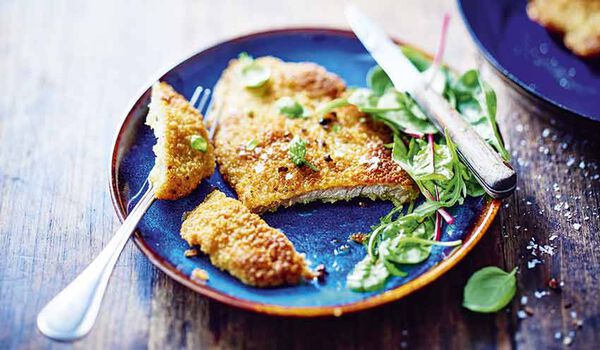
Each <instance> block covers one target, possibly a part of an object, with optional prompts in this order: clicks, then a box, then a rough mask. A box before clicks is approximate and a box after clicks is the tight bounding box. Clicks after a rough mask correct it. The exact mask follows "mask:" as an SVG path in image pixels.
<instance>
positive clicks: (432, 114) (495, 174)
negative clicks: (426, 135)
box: [410, 84, 517, 198]
mask: <svg viewBox="0 0 600 350" xmlns="http://www.w3.org/2000/svg"><path fill="white" fill-rule="evenodd" d="M410 95H411V96H412V97H413V98H414V99H415V101H417V103H418V104H419V106H420V107H421V108H422V109H423V110H424V111H425V113H426V114H427V116H429V118H430V119H431V121H432V122H433V123H434V124H435V125H436V127H437V128H438V130H440V131H442V132H444V131H445V132H447V133H448V134H449V136H450V138H451V139H452V141H453V142H454V143H455V144H456V147H457V150H458V153H459V156H460V157H461V159H462V160H463V161H464V163H465V164H466V165H467V167H469V169H470V170H471V172H472V173H473V174H475V176H476V177H477V179H478V180H479V183H480V184H481V185H482V186H483V188H484V190H485V191H486V192H487V193H488V194H489V195H490V196H492V197H493V198H504V197H506V196H508V195H510V194H511V193H512V192H513V191H514V189H515V187H516V185H517V174H516V173H515V171H514V169H513V168H512V167H511V166H510V164H508V163H507V162H505V161H504V160H503V159H502V157H500V155H499V154H498V153H497V152H496V151H494V150H493V149H492V147H491V146H490V145H489V144H488V143H487V142H486V141H485V140H484V139H483V138H482V137H481V136H480V135H479V134H477V132H476V131H475V129H474V128H472V127H471V125H469V124H468V123H467V121H465V120H464V119H463V118H462V117H461V116H460V114H459V113H458V111H456V109H454V108H453V107H452V106H450V104H449V103H448V102H447V101H446V100H445V99H444V98H443V97H442V96H440V95H439V94H437V93H436V92H434V91H433V90H432V89H431V88H429V87H428V86H427V85H426V84H416V86H415V87H414V88H413V89H412V91H411V93H410Z"/></svg>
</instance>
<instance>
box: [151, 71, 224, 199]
mask: <svg viewBox="0 0 600 350" xmlns="http://www.w3.org/2000/svg"><path fill="white" fill-rule="evenodd" d="M146 124H148V125H149V126H150V127H151V128H152V130H153V131H154V135H155V136H156V138H157V139H158V140H157V143H156V145H154V147H153V150H154V154H155V155H156V160H155V163H154V167H153V168H152V171H151V172H150V177H149V178H150V181H151V182H152V184H153V185H154V193H155V196H156V198H158V199H178V198H181V197H184V196H186V195H188V194H190V193H191V192H192V191H193V190H194V189H195V188H196V187H197V186H198V184H199V183H200V182H201V181H202V180H203V179H204V178H206V177H208V176H210V175H212V173H213V172H214V169H215V155H214V147H213V146H212V145H211V143H210V142H209V141H208V140H209V138H208V132H207V131H206V128H205V127H204V124H203V122H202V116H201V115H200V113H199V112H198V111H197V110H196V109H195V108H194V107H192V106H191V105H190V104H189V102H188V101H187V100H186V99H185V97H183V96H181V95H180V94H178V93H177V92H176V91H175V90H174V89H173V88H172V87H171V86H170V85H169V84H167V83H164V82H157V83H155V84H154V85H153V86H152V96H151V102H150V106H149V111H148V116H147V117H146ZM194 135H197V136H200V137H203V138H204V139H205V140H207V143H208V147H207V149H206V152H202V151H199V150H196V149H193V148H192V146H191V138H192V136H194Z"/></svg>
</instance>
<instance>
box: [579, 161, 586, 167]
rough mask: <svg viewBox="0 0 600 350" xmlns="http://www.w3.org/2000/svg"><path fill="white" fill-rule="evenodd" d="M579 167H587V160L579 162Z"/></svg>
mask: <svg viewBox="0 0 600 350" xmlns="http://www.w3.org/2000/svg"><path fill="white" fill-rule="evenodd" d="M579 169H585V162H584V161H583V160H582V161H581V162H579Z"/></svg>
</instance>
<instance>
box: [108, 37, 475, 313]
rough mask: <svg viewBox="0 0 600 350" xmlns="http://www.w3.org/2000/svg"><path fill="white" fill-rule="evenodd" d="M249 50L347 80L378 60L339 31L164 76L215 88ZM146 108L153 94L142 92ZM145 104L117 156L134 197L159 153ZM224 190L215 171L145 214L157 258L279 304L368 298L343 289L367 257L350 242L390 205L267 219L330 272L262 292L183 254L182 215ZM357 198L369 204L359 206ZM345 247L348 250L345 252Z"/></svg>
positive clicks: (467, 222)
mask: <svg viewBox="0 0 600 350" xmlns="http://www.w3.org/2000/svg"><path fill="white" fill-rule="evenodd" d="M240 51H247V52H249V53H250V54H251V55H254V56H262V55H273V56H277V57H280V58H282V59H284V60H287V61H313V62H317V63H319V64H321V65H323V66H325V67H326V68H327V69H328V70H330V71H332V72H335V73H337V74H338V75H340V76H341V77H342V78H344V79H345V80H346V82H347V83H348V84H349V85H364V84H365V75H366V73H367V70H368V69H369V68H370V67H371V66H372V65H373V64H374V62H373V60H372V58H371V57H370V56H369V55H368V54H367V53H366V52H365V50H364V48H363V47H362V46H361V45H360V43H359V42H358V41H357V40H356V39H355V38H353V37H351V36H347V35H340V34H338V33H335V32H321V33H315V32H304V33H289V32H288V33H274V34H273V33H271V34H264V35H260V36H255V37H252V38H246V39H242V40H238V41H236V42H233V43H232V42H228V43H225V44H221V45H219V46H217V47H215V48H212V49H209V50H208V51H205V52H204V53H201V54H198V55H196V56H193V57H191V58H190V59H188V60H186V61H185V62H184V63H182V64H180V65H178V66H177V67H175V68H174V69H172V70H171V71H170V72H169V73H167V74H165V75H164V77H163V79H164V80H166V81H168V82H169V83H170V84H172V85H173V87H174V88H175V89H176V90H178V91H180V92H181V93H183V94H184V95H185V96H186V97H187V98H190V97H191V95H192V93H193V91H194V89H195V87H196V86H197V85H202V86H205V87H212V86H213V85H214V84H215V83H216V81H217V79H218V78H219V75H220V73H221V71H222V70H223V69H224V68H225V66H226V64H227V62H228V61H229V60H230V59H231V58H234V57H236V56H237V55H238V53H239V52H240ZM142 99H143V103H142V104H138V106H146V105H147V102H148V94H147V93H146V94H145V95H144V97H143V98H142ZM146 111H147V109H146V108H145V107H138V109H137V110H134V111H133V113H132V115H133V117H134V122H132V123H130V124H129V126H128V129H129V130H130V133H127V132H126V133H125V135H127V136H126V137H125V138H126V140H123V141H122V142H121V144H123V145H126V144H128V143H129V144H128V145H127V146H124V147H125V151H124V153H123V155H122V157H121V158H120V162H119V168H118V169H119V172H118V179H117V183H118V184H119V191H120V194H121V197H122V198H124V199H126V200H129V199H130V198H131V197H132V196H133V195H134V194H135V193H136V192H137V191H138V190H139V189H140V188H141V186H142V185H143V183H144V181H145V179H146V177H147V175H148V172H149V171H150V169H151V168H152V165H153V162H154V156H153V154H152V145H153V144H154V143H155V139H154V137H153V135H152V132H151V131H150V129H149V128H148V127H147V126H145V125H143V119H144V118H145V114H146ZM215 187H217V188H219V189H221V190H222V191H224V192H225V193H227V194H228V195H229V196H234V193H233V192H232V190H231V188H230V187H229V186H227V185H226V184H225V183H224V181H223V179H222V177H221V176H220V174H219V173H218V172H216V173H215V174H214V175H213V176H212V177H211V178H210V179H209V180H208V181H204V182H203V183H202V184H201V185H200V186H199V188H198V189H197V190H196V191H194V192H193V193H192V194H191V195H190V196H188V197H186V198H183V199H181V200H177V201H157V202H155V203H154V204H153V205H152V207H151V208H150V209H149V210H148V212H147V214H146V215H145V216H144V218H143V219H142V221H141V223H140V225H139V230H140V232H141V236H142V238H143V239H144V240H145V241H146V243H147V244H148V246H150V247H151V249H153V250H154V251H155V252H156V253H157V254H158V255H159V256H161V257H162V258H164V259H165V260H166V261H167V262H168V263H170V264H172V265H173V266H176V267H177V268H178V269H180V270H181V271H182V272H183V273H185V274H188V275H189V274H190V273H191V271H192V270H193V269H194V268H196V267H200V268H202V269H204V270H206V271H208V273H209V275H210V281H209V282H208V284H207V285H208V286H209V287H211V288H214V289H215V290H217V291H219V292H221V293H224V294H228V295H231V296H234V297H237V298H240V299H244V300H248V301H251V302H259V303H268V304H274V305H281V306H332V305H340V304H347V303H352V302H356V301H359V300H363V299H365V298H367V297H369V296H371V295H374V294H379V293H381V291H378V292H374V293H355V292H352V291H350V290H348V289H347V288H346V287H345V280H346V275H347V273H348V272H349V271H350V270H351V269H352V267H353V266H354V264H355V263H356V262H358V261H360V260H361V259H362V258H363V257H364V254H365V251H364V248H363V247H362V246H360V245H358V244H356V243H354V242H351V241H349V240H348V236H349V235H350V234H352V233H355V232H368V231H369V227H370V226H371V225H374V224H376V223H377V222H378V221H379V218H380V217H381V216H383V215H385V214H387V213H388V212H389V210H390V209H391V208H392V205H391V203H389V202H384V201H370V200H367V199H356V200H352V201H349V202H338V203H335V204H323V203H313V204H308V205H297V206H294V207H291V208H287V209H281V210H278V211H277V212H273V213H266V214H264V215H262V217H263V218H264V219H265V220H266V221H267V222H268V223H269V224H270V225H272V226H273V227H276V228H279V229H281V230H282V231H283V232H284V233H285V234H286V235H287V236H288V237H289V239H290V240H291V241H292V242H293V243H294V245H295V246H296V248H297V250H298V251H300V252H304V253H306V256H307V258H308V260H309V261H310V263H311V266H312V267H315V266H316V265H318V264H324V265H325V266H326V269H327V271H328V272H329V274H328V275H327V278H326V281H325V282H324V283H318V282H311V283H305V284H302V285H299V286H294V287H282V288H273V289H258V288H253V287H248V286H245V285H244V284H242V283H240V282H239V281H238V280H236V279H235V278H233V277H231V276H229V275H228V274H227V273H225V272H221V271H219V270H217V269H215V268H214V267H213V266H212V265H211V264H210V262H209V260H208V258H207V257H206V256H200V257H195V258H185V257H184V256H183V252H184V251H185V250H186V249H188V246H187V243H185V242H184V241H183V240H182V239H181V238H180V237H179V229H180V227H181V221H182V216H183V214H184V212H186V211H189V210H192V209H193V208H194V207H195V206H196V205H198V204H200V203H201V202H202V200H203V199H204V197H205V196H206V195H207V194H208V193H209V192H210V191H211V190H212V189H213V188H215ZM359 202H363V204H364V205H362V206H359ZM483 204H484V200H483V199H481V198H477V199H473V198H471V199H469V200H467V202H466V203H465V205H463V206H462V207H460V208H457V209H455V210H453V214H454V215H455V216H456V218H457V223H456V224H455V225H454V227H453V228H452V230H451V231H452V236H451V237H450V236H449V230H447V229H446V230H444V235H443V240H454V239H461V238H464V236H465V235H466V234H467V232H469V228H470V227H471V226H472V224H473V223H474V220H475V219H476V218H477V217H478V215H479V214H480V213H481V211H482V207H483ZM343 246H345V247H347V249H344V248H343ZM448 252H449V248H444V249H442V248H434V249H433V254H432V256H431V258H430V259H429V260H428V261H426V262H425V263H422V264H419V265H416V266H411V267H410V268H407V269H406V271H407V272H409V276H408V277H406V278H394V279H391V280H390V281H389V283H388V284H387V286H386V290H389V289H393V288H395V287H397V286H399V285H402V284H404V283H406V282H408V281H410V280H412V279H414V278H416V277H417V276H419V275H421V274H423V273H424V272H425V271H427V270H428V269H430V268H431V267H432V266H433V265H435V264H436V263H438V262H439V261H440V260H441V259H442V258H443V254H444V253H446V254H447V253H448Z"/></svg>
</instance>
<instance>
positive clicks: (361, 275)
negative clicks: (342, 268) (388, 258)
mask: <svg viewBox="0 0 600 350" xmlns="http://www.w3.org/2000/svg"><path fill="white" fill-rule="evenodd" d="M389 275H390V274H389V272H388V270H387V268H386V267H385V265H384V264H383V262H382V261H381V260H377V261H375V262H374V261H372V260H371V257H369V256H368V255H367V256H366V257H365V258H364V259H363V260H361V261H360V262H359V263H358V264H356V266H354V270H352V272H350V274H348V277H347V279H346V286H348V288H350V289H352V290H354V291H357V292H370V291H374V290H377V289H381V288H383V286H384V285H385V281H386V280H387V278H388V276H389Z"/></svg>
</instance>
